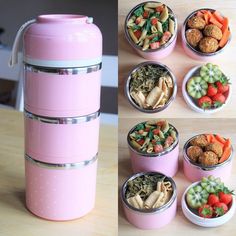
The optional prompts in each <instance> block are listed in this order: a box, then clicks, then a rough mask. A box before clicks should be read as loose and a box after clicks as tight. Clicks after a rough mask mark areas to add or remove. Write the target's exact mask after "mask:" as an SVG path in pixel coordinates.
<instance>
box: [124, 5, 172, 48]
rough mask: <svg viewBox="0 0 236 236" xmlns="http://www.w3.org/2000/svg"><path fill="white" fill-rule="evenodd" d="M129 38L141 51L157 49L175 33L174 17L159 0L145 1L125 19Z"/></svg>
mask: <svg viewBox="0 0 236 236" xmlns="http://www.w3.org/2000/svg"><path fill="white" fill-rule="evenodd" d="M126 27H127V31H128V34H129V36H130V38H131V40H132V41H133V42H134V43H135V44H136V45H137V46H138V47H140V49H142V50H143V51H146V50H148V49H158V48H160V47H161V46H163V45H165V44H166V43H167V42H168V41H169V40H170V39H171V38H172V37H173V35H174V34H175V28H176V25H175V19H174V15H173V14H172V13H171V12H170V10H169V9H168V7H167V6H166V5H164V4H162V3H160V2H146V3H143V4H141V5H140V6H139V7H138V8H136V9H135V10H134V11H133V12H132V13H131V15H130V18H129V19H128V21H127V26H126Z"/></svg>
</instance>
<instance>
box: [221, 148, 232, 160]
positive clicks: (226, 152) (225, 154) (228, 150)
mask: <svg viewBox="0 0 236 236" xmlns="http://www.w3.org/2000/svg"><path fill="white" fill-rule="evenodd" d="M230 154H231V148H229V147H227V148H225V150H224V151H223V154H222V156H221V158H220V160H219V163H222V162H224V161H226V160H227V159H228V158H229V157H230Z"/></svg>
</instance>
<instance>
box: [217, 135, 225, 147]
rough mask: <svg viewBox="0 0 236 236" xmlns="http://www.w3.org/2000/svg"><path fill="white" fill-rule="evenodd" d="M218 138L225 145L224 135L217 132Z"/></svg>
mask: <svg viewBox="0 0 236 236" xmlns="http://www.w3.org/2000/svg"><path fill="white" fill-rule="evenodd" d="M215 137H216V139H217V140H218V141H219V142H221V143H222V144H223V145H224V144H225V139H224V138H223V137H221V136H220V135H219V134H216V136H215Z"/></svg>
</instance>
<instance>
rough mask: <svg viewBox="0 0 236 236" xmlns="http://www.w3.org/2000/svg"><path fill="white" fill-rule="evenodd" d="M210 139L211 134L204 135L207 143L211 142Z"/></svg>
mask: <svg viewBox="0 0 236 236" xmlns="http://www.w3.org/2000/svg"><path fill="white" fill-rule="evenodd" d="M211 137H212V134H206V138H207V142H208V143H210V142H211Z"/></svg>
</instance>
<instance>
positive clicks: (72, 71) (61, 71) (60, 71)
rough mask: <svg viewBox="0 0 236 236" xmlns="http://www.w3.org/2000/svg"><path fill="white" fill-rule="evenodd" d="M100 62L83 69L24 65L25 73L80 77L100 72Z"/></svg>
mask: <svg viewBox="0 0 236 236" xmlns="http://www.w3.org/2000/svg"><path fill="white" fill-rule="evenodd" d="M101 68H102V62H100V63H99V64H96V65H90V66H83V67H65V68H54V67H44V66H35V65H31V64H27V63H26V64H24V69H25V71H29V72H34V73H49V74H57V75H78V74H79V75H81V74H88V73H92V72H96V71H99V70H101Z"/></svg>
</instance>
